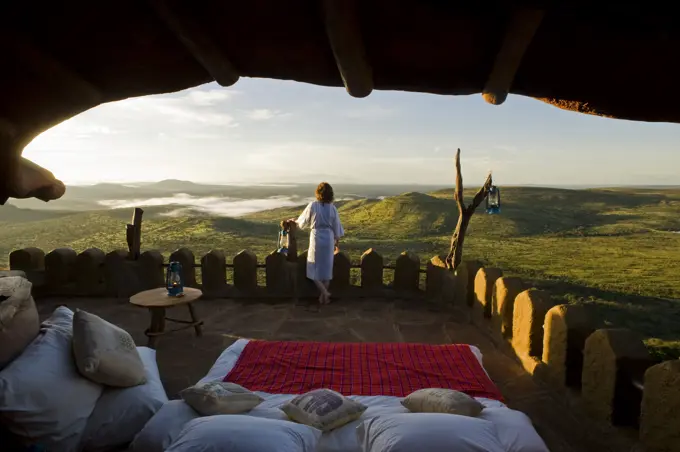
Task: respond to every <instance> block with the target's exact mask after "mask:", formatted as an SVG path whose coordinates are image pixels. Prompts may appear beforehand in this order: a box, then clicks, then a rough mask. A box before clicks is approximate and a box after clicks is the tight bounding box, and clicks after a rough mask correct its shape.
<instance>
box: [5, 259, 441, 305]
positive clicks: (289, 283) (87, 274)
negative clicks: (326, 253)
mask: <svg viewBox="0 0 680 452" xmlns="http://www.w3.org/2000/svg"><path fill="white" fill-rule="evenodd" d="M9 260H10V268H11V269H12V270H21V271H23V272H25V273H26V275H27V278H28V279H29V280H30V281H31V282H32V283H33V285H34V291H35V295H36V296H38V297H41V296H87V297H99V296H101V297H117V298H127V297H129V296H131V295H134V294H135V293H138V292H141V291H143V290H147V289H153V288H156V287H163V286H164V284H165V271H166V270H165V269H166V267H167V262H166V261H165V259H164V257H163V255H162V254H161V253H160V252H158V251H155V250H149V251H145V252H143V253H141V255H140V257H139V258H138V259H136V260H131V259H130V258H129V252H128V251H127V250H122V249H121V250H115V251H111V252H110V253H104V252H103V251H102V250H100V249H97V248H90V249H87V250H85V251H83V252H82V253H80V254H78V253H76V252H75V251H74V250H73V249H71V248H58V249H55V250H52V251H50V252H49V253H47V254H45V252H44V251H42V250H40V249H37V248H25V249H20V250H15V251H13V252H12V253H10V258H9ZM306 260H307V252H306V251H305V252H303V253H301V254H300V255H299V256H298V258H297V261H296V262H290V261H289V260H287V259H286V257H285V256H284V255H282V254H279V253H276V252H272V253H271V254H269V255H268V256H266V257H265V259H264V262H260V261H259V260H258V256H256V255H255V254H254V253H252V252H251V251H248V250H243V251H241V252H239V253H238V254H237V255H236V256H234V257H233V258H232V260H231V262H228V261H227V256H225V254H224V253H223V252H222V251H220V250H211V251H210V252H208V253H206V254H205V255H203V256H202V257H200V259H197V258H196V256H195V255H194V253H193V252H192V251H191V250H190V249H188V248H179V249H177V250H176V251H174V252H173V253H172V254H171V255H170V257H169V260H168V262H169V261H178V262H180V263H181V264H182V278H183V281H184V285H185V287H196V288H200V289H201V290H202V291H203V293H204V297H205V298H242V297H243V298H249V297H274V298H278V297H284V298H289V297H292V296H296V297H297V296H301V297H305V296H317V295H318V294H317V289H316V287H315V286H314V284H313V283H312V282H311V281H310V280H308V279H307V278H306ZM420 262H421V261H420V257H418V256H417V255H415V254H413V253H410V252H403V253H402V254H401V255H399V256H398V257H397V259H396V262H395V265H393V266H386V265H384V259H383V257H382V256H381V255H380V254H378V253H377V252H376V251H375V250H373V249H369V250H367V251H366V252H365V253H364V254H363V255H362V256H361V262H360V263H359V264H358V265H355V264H352V262H351V261H350V259H349V257H348V256H347V255H346V254H345V253H343V252H338V253H336V254H335V261H334V266H333V280H332V282H331V292H332V293H333V295H334V296H338V297H343V296H351V297H391V296H398V297H402V298H403V297H406V298H410V297H415V298H425V297H426V294H428V295H427V298H432V299H436V300H439V301H443V302H452V299H446V298H445V297H442V296H441V295H442V293H444V292H445V293H446V294H447V295H449V296H451V295H452V294H453V293H454V290H453V289H454V288H453V285H452V282H453V276H452V274H451V273H450V272H448V271H447V270H446V269H440V270H442V271H443V273H438V274H439V275H444V276H446V277H448V279H446V281H445V280H444V279H443V276H440V277H439V279H436V278H435V279H436V281H435V280H433V279H432V277H433V275H432V270H426V269H421V267H420V265H421V264H420ZM428 269H429V264H428ZM353 271H356V272H357V273H359V278H358V281H357V278H356V274H355V278H352V274H351V273H352V272H353ZM386 272H393V277H392V278H391V280H389V281H385V276H389V275H388V274H387V273H386ZM199 273H200V278H199V277H198V274H199ZM425 274H427V275H429V276H426V277H425V278H421V276H424V275H425ZM295 276H296V277H297V279H295V278H294V277H295ZM423 279H424V280H425V284H423ZM443 284H448V285H443ZM430 296H431V297H430Z"/></svg>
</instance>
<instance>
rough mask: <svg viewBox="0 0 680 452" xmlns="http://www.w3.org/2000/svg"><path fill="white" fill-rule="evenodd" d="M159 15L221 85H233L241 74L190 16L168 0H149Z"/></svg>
mask: <svg viewBox="0 0 680 452" xmlns="http://www.w3.org/2000/svg"><path fill="white" fill-rule="evenodd" d="M149 2H150V3H151V6H152V7H153V8H154V10H155V11H156V14H157V15H158V17H159V18H160V19H161V20H162V21H163V23H165V25H166V26H167V27H168V28H169V29H170V31H172V32H173V33H174V34H175V35H176V36H177V38H178V39H179V40H180V41H181V42H182V44H183V45H184V47H186V49H187V50H188V51H189V52H190V53H191V54H192V55H193V57H194V58H195V59H196V61H198V62H199V63H200V64H201V66H203V68H204V69H205V70H206V71H207V72H208V73H209V74H210V76H211V77H212V78H213V79H215V81H216V82H217V83H219V84H220V85H221V86H231V85H233V84H234V83H236V82H237V81H238V79H239V74H238V72H237V71H236V69H235V68H234V66H233V65H232V64H231V62H230V61H229V59H228V58H227V57H226V55H224V52H222V50H221V49H220V48H219V47H218V46H217V45H216V44H215V42H214V41H213V40H212V39H211V38H210V37H208V36H207V35H206V34H205V33H204V32H203V31H202V30H201V28H200V27H199V26H198V25H197V24H196V23H195V22H194V21H193V20H192V19H191V18H189V17H187V16H183V15H180V14H178V13H176V12H175V11H174V10H173V8H172V6H171V5H170V2H169V1H168V0H149Z"/></svg>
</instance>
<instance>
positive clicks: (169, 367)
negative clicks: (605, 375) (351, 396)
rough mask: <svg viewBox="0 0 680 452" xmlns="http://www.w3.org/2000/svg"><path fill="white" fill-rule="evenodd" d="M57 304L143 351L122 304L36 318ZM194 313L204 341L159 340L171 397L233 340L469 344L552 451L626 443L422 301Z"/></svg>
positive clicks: (266, 305)
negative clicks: (121, 332)
mask: <svg viewBox="0 0 680 452" xmlns="http://www.w3.org/2000/svg"><path fill="white" fill-rule="evenodd" d="M60 304H66V305H67V306H69V307H70V308H71V309H75V308H81V309H85V310H88V311H89V312H92V313H94V314H96V315H99V316H101V317H103V318H104V319H106V320H107V321H109V322H112V323H114V324H116V325H118V326H120V327H122V328H124V329H126V330H127V331H128V332H130V334H131V335H132V336H133V338H134V339H135V341H136V342H137V344H138V345H145V344H146V338H145V336H144V330H145V329H146V328H147V327H148V326H149V314H148V312H147V311H146V310H145V309H141V308H135V307H134V306H131V305H130V304H129V303H128V302H127V300H114V299H102V298H97V299H69V298H60V299H59V298H54V299H44V300H42V302H41V303H40V305H39V310H40V314H41V318H43V319H44V318H45V317H47V316H48V315H49V314H50V313H51V312H52V311H53V310H54V308H55V307H56V306H58V305H60ZM194 306H195V308H196V311H197V313H198V315H199V318H201V319H202V320H204V321H205V325H204V329H203V332H204V334H203V337H200V338H197V337H196V336H195V334H194V332H193V330H185V331H179V332H176V333H173V334H170V335H167V336H163V337H162V338H161V339H160V340H159V342H158V349H157V358H158V364H159V368H160V373H161V378H162V381H163V384H164V385H165V388H166V390H167V392H168V394H169V395H170V396H171V397H176V394H177V392H178V391H180V390H182V389H184V388H186V387H187V386H190V385H192V384H194V383H196V381H198V380H199V379H200V378H202V377H203V376H204V375H205V374H206V373H207V372H208V370H209V369H210V367H211V366H212V365H213V363H214V362H215V360H216V359H217V357H218V356H219V355H220V353H221V352H222V351H223V350H224V349H225V348H226V347H228V346H229V345H231V344H232V343H233V342H234V341H235V340H236V339H238V338H239V337H246V338H250V339H268V340H291V339H304V340H323V341H334V342H349V341H351V342H355V341H356V342H361V341H364V342H402V341H411V342H427V343H442V344H444V343H461V344H472V345H475V346H477V347H479V349H480V350H481V351H482V353H483V355H484V358H483V360H484V366H485V368H486V370H487V372H488V373H489V375H490V377H491V379H492V380H493V381H494V382H495V383H496V384H497V385H498V387H499V389H500V390H501V392H502V393H503V395H504V397H505V398H506V402H507V404H508V405H509V406H510V407H511V408H514V409H518V410H521V411H523V412H525V413H526V414H527V415H528V416H529V417H530V418H531V419H532V421H533V423H534V426H535V427H536V430H537V431H538V432H539V434H540V435H541V436H542V437H543V438H544V439H545V441H546V443H547V444H548V447H549V449H550V451H551V452H585V451H598V452H599V451H602V452H621V451H629V450H630V448H631V444H632V443H631V439H630V438H629V437H628V436H627V435H625V434H622V430H621V429H612V428H611V427H609V426H607V425H599V424H597V423H594V422H592V421H591V420H590V419H588V418H586V417H585V416H584V415H583V412H582V411H577V410H574V409H572V408H571V406H570V405H569V404H568V403H567V402H566V401H565V400H564V399H562V398H560V397H558V396H557V394H556V393H554V392H552V391H550V390H549V389H548V388H547V387H544V386H542V385H541V384H540V383H539V382H537V381H536V380H535V379H533V378H532V377H531V375H529V374H527V372H525V371H524V369H523V368H522V366H521V365H520V364H519V363H517V361H515V360H513V359H511V358H510V357H508V356H507V355H506V354H504V353H502V352H501V351H499V350H498V349H496V347H495V346H494V344H493V342H492V341H491V340H490V339H489V337H488V336H487V335H484V334H481V333H480V331H479V330H478V329H477V328H476V327H474V326H473V325H470V324H469V323H459V322H456V320H458V319H460V318H461V317H463V318H464V316H462V314H461V313H459V312H457V311H456V310H451V309H443V308H442V307H441V306H436V305H431V304H423V303H422V302H412V301H406V300H404V301H385V300H382V299H370V298H368V299H360V300H359V299H340V300H338V301H334V302H333V303H331V304H329V305H324V306H319V305H318V304H317V303H314V302H311V301H310V303H307V302H306V301H302V302H300V303H292V302H285V303H271V302H265V301H264V300H262V301H258V300H256V299H255V300H248V301H246V300H242V301H235V300H225V299H214V300H199V301H197V302H195V303H194ZM463 308H464V310H465V311H469V309H467V308H466V307H464V306H463ZM185 311H186V309H181V308H179V309H171V310H169V311H168V316H171V317H178V318H179V317H182V316H185V315H186V312H185Z"/></svg>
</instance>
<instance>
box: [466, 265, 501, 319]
mask: <svg viewBox="0 0 680 452" xmlns="http://www.w3.org/2000/svg"><path fill="white" fill-rule="evenodd" d="M501 276H503V272H502V271H501V270H500V269H499V268H493V267H482V268H480V269H479V270H478V271H477V275H476V276H475V303H474V305H473V306H472V320H473V322H474V323H476V324H477V325H480V326H481V325H484V326H485V327H488V325H487V320H488V319H491V302H492V300H491V299H492V297H493V290H494V284H495V283H496V280H497V279H498V278H500V277H501Z"/></svg>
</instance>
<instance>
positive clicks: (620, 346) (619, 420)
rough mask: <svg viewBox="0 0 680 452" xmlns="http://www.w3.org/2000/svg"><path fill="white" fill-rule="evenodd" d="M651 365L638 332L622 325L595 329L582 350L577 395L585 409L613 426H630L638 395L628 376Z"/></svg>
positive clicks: (637, 406) (638, 403) (635, 416)
mask: <svg viewBox="0 0 680 452" xmlns="http://www.w3.org/2000/svg"><path fill="white" fill-rule="evenodd" d="M652 364H653V362H652V360H651V357H650V356H649V352H648V351H647V347H645V344H644V343H643V342H642V337H641V336H640V335H639V334H637V333H635V332H633V331H631V330H627V329H625V328H611V329H601V330H597V331H595V332H594V333H593V334H591V335H590V336H589V337H588V339H586V343H585V348H584V352H583V375H582V388H581V394H582V396H583V401H584V404H585V406H586V409H587V410H588V412H590V414H591V415H592V416H594V417H597V418H598V419H601V420H604V421H608V422H611V423H612V424H613V425H634V424H635V422H636V421H637V419H638V416H639V414H640V403H641V399H642V395H641V394H640V393H639V392H637V391H634V390H633V389H634V388H633V387H632V383H631V380H630V377H631V376H634V375H636V374H639V375H643V374H644V370H645V369H646V368H647V367H649V366H651V365H652Z"/></svg>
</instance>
